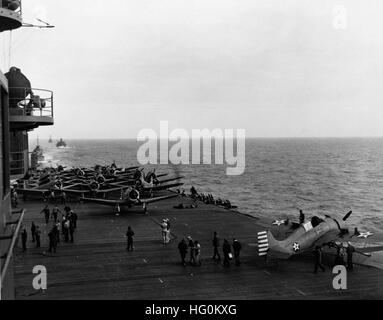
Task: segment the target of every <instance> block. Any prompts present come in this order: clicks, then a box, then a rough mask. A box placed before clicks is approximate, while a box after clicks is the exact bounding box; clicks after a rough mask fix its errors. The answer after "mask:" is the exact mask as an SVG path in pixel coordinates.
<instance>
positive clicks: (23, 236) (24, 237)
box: [21, 228, 28, 251]
mask: <svg viewBox="0 0 383 320" xmlns="http://www.w3.org/2000/svg"><path fill="white" fill-rule="evenodd" d="M27 237H28V234H27V230H25V228H23V231H22V232H21V243H22V245H23V251H26V250H27Z"/></svg>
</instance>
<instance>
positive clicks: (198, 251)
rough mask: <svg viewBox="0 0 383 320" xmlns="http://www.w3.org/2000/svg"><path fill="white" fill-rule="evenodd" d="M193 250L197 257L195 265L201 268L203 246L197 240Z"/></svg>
mask: <svg viewBox="0 0 383 320" xmlns="http://www.w3.org/2000/svg"><path fill="white" fill-rule="evenodd" d="M193 250H194V257H195V265H198V266H201V264H202V263H201V259H200V257H201V245H200V244H199V242H198V241H197V240H196V241H194V247H193Z"/></svg>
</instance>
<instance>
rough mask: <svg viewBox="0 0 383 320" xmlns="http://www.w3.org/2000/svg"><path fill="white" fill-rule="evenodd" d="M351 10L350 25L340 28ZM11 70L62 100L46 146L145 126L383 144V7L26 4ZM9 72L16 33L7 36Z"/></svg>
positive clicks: (251, 2) (130, 1) (187, 1)
mask: <svg viewBox="0 0 383 320" xmlns="http://www.w3.org/2000/svg"><path fill="white" fill-rule="evenodd" d="M335 5H343V6H344V8H345V9H346V14H347V25H346V28H345V29H342V28H341V29H337V28H334V18H335V15H334V11H333V10H334V6H335ZM23 8H24V20H25V22H36V21H33V18H34V17H39V18H42V19H44V20H47V21H48V22H50V23H52V24H54V25H55V26H56V28H55V29H41V30H40V29H31V28H23V29H19V30H16V31H14V32H13V34H12V43H13V46H12V55H11V64H12V65H16V66H18V67H20V68H21V70H22V72H24V73H25V74H26V75H27V76H28V77H29V79H30V80H31V82H32V86H34V87H38V88H47V89H51V90H53V91H54V92H55V125H54V126H53V127H47V128H39V129H38V130H36V131H35V132H34V133H33V135H32V137H34V135H35V134H36V133H38V134H39V136H40V137H41V138H44V137H48V136H49V134H52V135H53V137H55V138H58V137H63V138H66V139H70V138H136V136H137V133H138V131H139V130H140V129H143V128H153V129H155V130H156V131H159V121H160V120H168V121H169V122H170V128H185V129H187V130H191V129H193V128H196V129H197V128H209V129H214V128H234V129H236V128H239V129H242V128H243V129H246V133H247V136H249V137H304V136H309V137H312V136H318V137H322V136H383V125H382V123H383V90H382V88H383V81H382V80H383V52H382V51H383V37H382V34H381V33H382V30H383V19H382V17H381V15H382V12H383V10H382V9H383V2H382V1H380V0H375V1H373V0H370V1H362V0H360V1H359V0H358V1H350V0H347V1H323V0H320V1H319V0H318V1H311V0H310V1H308V0H307V1H304V0H299V1H295V0H273V1H270V0H262V1H256V0H231V1H228V0H160V1H159V0H108V1H100V0H81V1H75V2H73V1H72V2H70V1H69V2H68V1H64V0H55V1H51V0H24V1H23ZM0 37H1V38H0V39H1V45H2V47H1V49H2V50H1V59H2V61H1V62H2V63H1V68H2V70H3V71H5V68H6V67H8V64H9V61H8V53H7V50H6V45H7V41H8V35H7V34H6V35H0Z"/></svg>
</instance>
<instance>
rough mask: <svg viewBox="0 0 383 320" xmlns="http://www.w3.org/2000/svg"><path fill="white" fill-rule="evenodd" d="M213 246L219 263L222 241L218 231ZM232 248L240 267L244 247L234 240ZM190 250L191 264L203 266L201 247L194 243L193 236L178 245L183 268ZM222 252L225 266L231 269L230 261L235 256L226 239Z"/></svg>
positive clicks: (215, 257) (214, 257)
mask: <svg viewBox="0 0 383 320" xmlns="http://www.w3.org/2000/svg"><path fill="white" fill-rule="evenodd" d="M212 246H213V260H217V261H218V262H219V261H221V255H220V253H219V247H220V239H219V237H218V233H217V232H216V231H214V235H213V240H212ZM232 246H233V253H234V261H235V265H236V266H239V265H240V264H241V262H240V259H239V256H240V252H241V249H242V245H241V243H240V242H239V241H238V240H237V239H233V244H232ZM188 250H189V252H190V259H189V263H190V264H191V265H194V266H201V264H202V262H201V259H200V256H201V245H200V243H199V242H198V241H197V240H195V241H193V239H192V237H191V236H188V237H187V242H186V240H185V239H182V240H181V241H180V243H179V244H178V251H179V254H180V256H181V262H182V265H183V266H186V255H187V253H188ZM222 252H223V266H224V267H230V260H231V259H232V258H233V255H232V253H231V246H230V243H229V241H227V240H226V239H224V240H223V245H222Z"/></svg>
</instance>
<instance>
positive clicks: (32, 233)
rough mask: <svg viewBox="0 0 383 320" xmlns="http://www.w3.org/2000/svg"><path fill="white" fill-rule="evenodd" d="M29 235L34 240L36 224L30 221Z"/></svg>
mask: <svg viewBox="0 0 383 320" xmlns="http://www.w3.org/2000/svg"><path fill="white" fill-rule="evenodd" d="M31 235H32V242H35V240H36V225H35V223H34V222H33V221H32V226H31Z"/></svg>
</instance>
